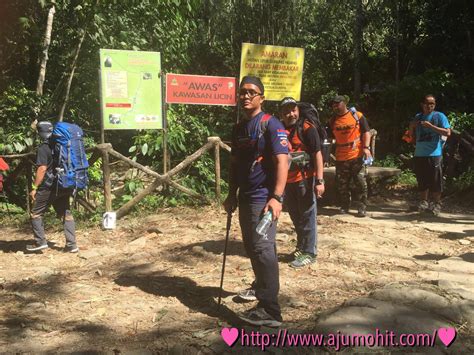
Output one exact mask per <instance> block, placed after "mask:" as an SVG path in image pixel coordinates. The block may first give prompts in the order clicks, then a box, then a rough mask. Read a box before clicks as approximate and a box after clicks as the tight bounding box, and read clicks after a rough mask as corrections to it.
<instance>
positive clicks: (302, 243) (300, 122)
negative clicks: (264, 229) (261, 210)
mask: <svg viewBox="0 0 474 355" xmlns="http://www.w3.org/2000/svg"><path fill="white" fill-rule="evenodd" d="M280 115H281V118H282V120H283V123H284V125H285V127H286V129H287V134H288V143H289V144H288V147H289V151H290V157H291V160H290V168H289V172H288V180H287V183H286V188H285V206H286V208H287V209H288V213H289V215H290V218H291V220H292V222H293V225H294V226H295V230H296V240H297V243H296V250H295V251H294V253H293V257H294V260H293V261H291V262H290V266H291V267H294V268H301V267H303V266H305V265H309V264H312V263H314V262H315V261H316V255H317V224H316V214H317V208H316V199H315V195H316V197H317V198H320V197H322V195H323V194H324V179H323V168H324V165H323V164H324V163H323V156H322V154H321V137H320V135H319V134H318V129H317V127H320V128H321V129H322V130H323V132H324V133H323V134H325V130H324V128H322V127H321V125H320V122H319V118H318V113H317V111H316V108H315V107H314V106H313V105H311V104H307V103H300V104H298V103H297V102H296V100H295V99H294V98H292V97H285V98H284V99H283V100H282V101H281V102H280ZM326 138H327V137H326ZM322 139H323V140H324V137H323V138H322ZM315 178H316V181H315Z"/></svg>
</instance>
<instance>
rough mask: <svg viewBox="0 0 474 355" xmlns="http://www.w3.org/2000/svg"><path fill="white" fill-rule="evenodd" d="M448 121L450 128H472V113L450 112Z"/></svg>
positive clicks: (473, 125)
mask: <svg viewBox="0 0 474 355" xmlns="http://www.w3.org/2000/svg"><path fill="white" fill-rule="evenodd" d="M448 119H449V123H450V124H451V128H452V129H455V130H457V131H460V132H462V131H465V130H472V129H474V113H466V112H461V113H456V112H450V113H449V114H448Z"/></svg>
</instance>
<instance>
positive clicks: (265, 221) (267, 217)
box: [255, 209, 273, 239]
mask: <svg viewBox="0 0 474 355" xmlns="http://www.w3.org/2000/svg"><path fill="white" fill-rule="evenodd" d="M272 223H273V213H272V210H271V209H269V210H268V211H267V212H266V213H265V214H264V215H263V217H262V219H261V220H260V222H258V225H257V228H256V229H255V231H256V232H257V233H258V234H259V235H261V236H262V237H263V238H264V239H267V232H268V228H270V226H271V225H272Z"/></svg>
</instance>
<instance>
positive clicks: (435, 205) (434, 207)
mask: <svg viewBox="0 0 474 355" xmlns="http://www.w3.org/2000/svg"><path fill="white" fill-rule="evenodd" d="M429 210H430V212H431V213H432V214H433V215H434V216H439V214H440V213H441V203H439V202H431V204H430V209H429Z"/></svg>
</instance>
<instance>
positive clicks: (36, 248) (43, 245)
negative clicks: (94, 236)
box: [26, 243, 48, 251]
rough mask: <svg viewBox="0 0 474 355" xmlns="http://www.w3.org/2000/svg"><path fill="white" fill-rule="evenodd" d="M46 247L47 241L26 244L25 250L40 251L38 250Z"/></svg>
mask: <svg viewBox="0 0 474 355" xmlns="http://www.w3.org/2000/svg"><path fill="white" fill-rule="evenodd" d="M47 248H48V243H44V244H36V243H35V244H34V245H27V246H26V250H27V251H40V250H43V249H47Z"/></svg>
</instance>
